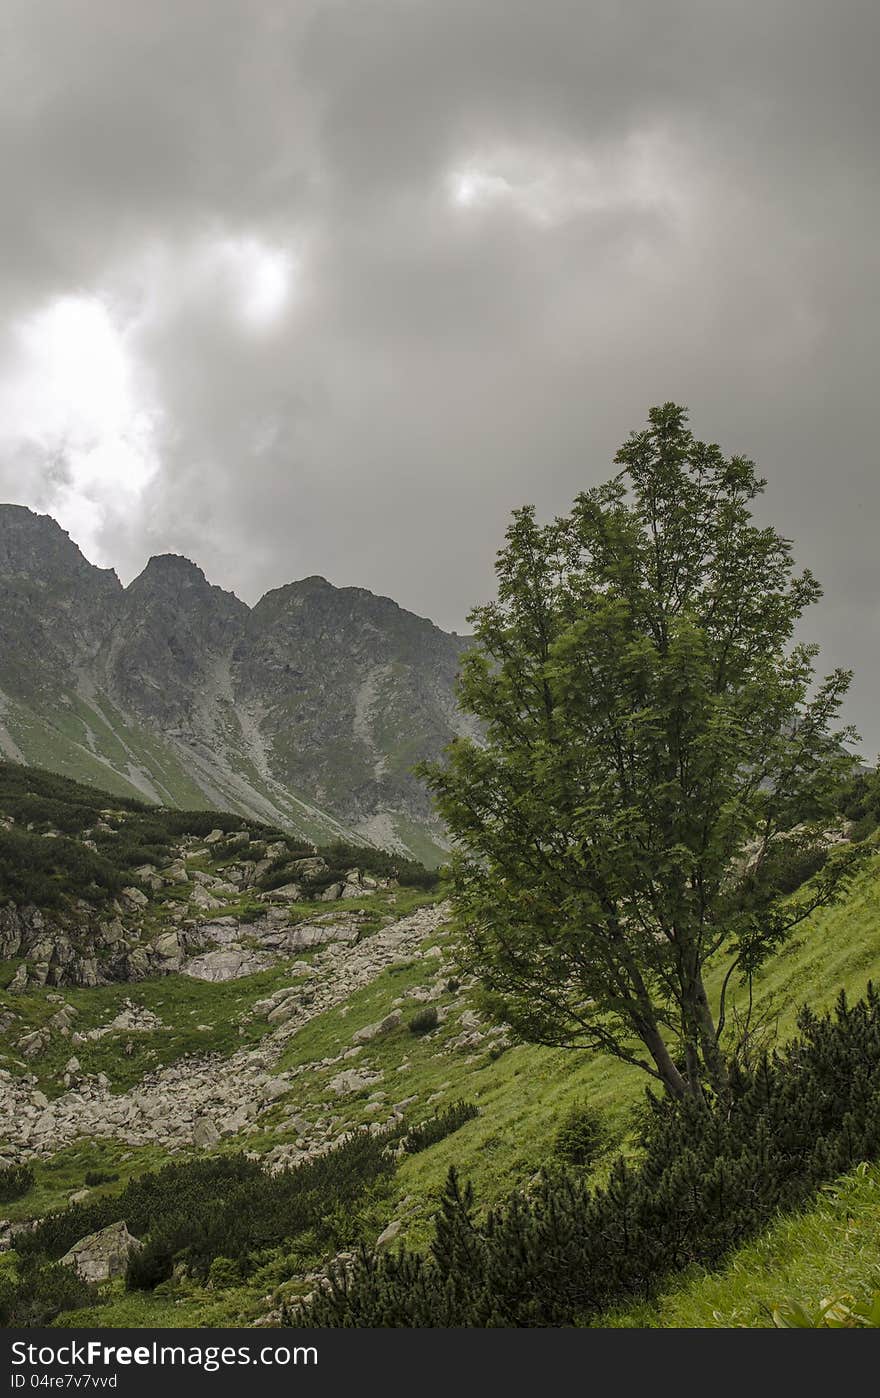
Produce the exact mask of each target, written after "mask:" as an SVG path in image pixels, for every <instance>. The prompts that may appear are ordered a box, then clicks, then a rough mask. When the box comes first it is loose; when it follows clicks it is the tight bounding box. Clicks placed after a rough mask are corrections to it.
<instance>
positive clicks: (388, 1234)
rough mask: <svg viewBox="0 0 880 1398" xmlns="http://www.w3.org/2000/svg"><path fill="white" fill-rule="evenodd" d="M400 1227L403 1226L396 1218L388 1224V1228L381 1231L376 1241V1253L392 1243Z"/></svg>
mask: <svg viewBox="0 0 880 1398" xmlns="http://www.w3.org/2000/svg"><path fill="white" fill-rule="evenodd" d="M402 1227H403V1224H402V1223H401V1221H400V1219H399V1218H396V1219H394V1221H393V1222H392V1223H389V1225H388V1227H387V1228H385V1229H383V1231H382V1232H381V1233H380V1234H379V1236H378V1238H377V1239H376V1250H377V1251H378V1250H379V1249H380V1248H387V1247H388V1245H389V1243H393V1242H394V1239H395V1238H396V1237H397V1235H398V1233H399V1232H400V1230H401V1228H402Z"/></svg>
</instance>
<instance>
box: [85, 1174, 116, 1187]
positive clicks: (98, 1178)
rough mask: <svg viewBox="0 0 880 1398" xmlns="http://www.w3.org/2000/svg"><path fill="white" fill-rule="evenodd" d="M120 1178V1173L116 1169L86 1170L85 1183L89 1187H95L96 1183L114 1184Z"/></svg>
mask: <svg viewBox="0 0 880 1398" xmlns="http://www.w3.org/2000/svg"><path fill="white" fill-rule="evenodd" d="M118 1179H119V1174H118V1173H117V1172H116V1171H115V1170H86V1173H85V1184H86V1187H87V1188H88V1189H94V1187H95V1185H99V1184H112V1183H113V1181H114V1180H118Z"/></svg>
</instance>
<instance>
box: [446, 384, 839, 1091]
mask: <svg viewBox="0 0 880 1398" xmlns="http://www.w3.org/2000/svg"><path fill="white" fill-rule="evenodd" d="M615 464H617V465H618V466H619V467H620V468H621V469H620V471H619V473H618V474H617V475H615V476H614V477H613V479H612V480H610V481H608V482H607V483H606V484H604V485H601V486H598V487H596V488H594V489H591V490H587V491H585V492H584V493H582V494H580V495H579V496H578V497H577V498H576V500H575V501H574V506H573V509H572V511H571V514H569V515H568V516H566V517H563V518H559V519H556V520H554V521H553V522H552V523H550V524H547V525H543V526H542V525H539V524H538V523H536V520H535V512H534V510H533V509H532V508H531V507H529V508H525V509H521V510H518V511H517V512H516V513H515V514H514V516H513V521H512V523H511V525H510V528H509V529H508V531H507V536H506V538H507V542H506V546H505V547H504V548H503V549H502V550H501V552H500V553H499V555H498V562H497V575H498V600H497V602H493V603H490V604H489V605H487V606H482V607H478V608H477V609H476V610H475V611H474V612H473V613H472V614H471V617H470V618H469V620H470V621H471V622H472V623H473V624H474V629H475V633H476V642H477V644H476V647H475V648H474V649H473V650H472V651H470V652H469V653H468V654H467V656H466V657H465V658H464V661H463V665H462V671H461V674H460V677H459V701H460V704H461V706H462V708H463V709H464V710H465V711H466V712H468V713H470V714H472V715H474V716H475V717H476V718H477V719H478V720H479V721H480V724H481V725H482V729H483V733H484V735H485V738H484V741H482V742H480V741H474V740H472V739H468V738H461V739H459V740H457V741H456V742H455V743H454V744H453V745H452V747H451V748H450V749H449V751H448V754H447V758H446V761H445V763H443V764H437V765H425V766H424V767H423V768H422V769H421V770H422V775H423V776H424V778H425V779H426V781H427V783H428V785H429V787H430V788H431V790H432V791H433V793H434V795H435V798H436V801H437V805H438V808H439V810H440V812H441V814H442V816H443V817H444V819H445V821H446V823H447V825H448V827H449V830H450V832H451V834H452V836H453V837H454V841H455V846H456V851H457V852H456V854H455V855H454V857H453V861H452V868H453V879H454V897H455V906H456V913H457V924H458V927H459V931H460V954H461V958H462V961H463V964H464V965H465V967H466V968H468V969H470V970H472V971H475V972H476V973H477V974H478V976H479V977H480V979H481V981H482V983H483V985H484V987H485V990H486V992H487V995H488V997H489V998H490V1000H491V1002H492V1003H493V1004H494V1006H495V1007H496V1009H497V1011H498V1012H499V1014H500V1015H501V1017H502V1018H504V1019H505V1020H506V1021H507V1022H508V1023H510V1024H511V1025H512V1026H513V1027H514V1029H515V1030H516V1031H517V1032H518V1033H519V1034H520V1036H521V1037H523V1038H525V1039H527V1040H529V1041H532V1042H538V1043H544V1044H552V1045H565V1046H571V1047H578V1046H582V1047H587V1048H592V1049H600V1050H605V1051H607V1052H609V1053H611V1054H614V1055H616V1056H617V1057H618V1058H621V1059H624V1060H625V1061H626V1062H629V1063H632V1064H636V1065H638V1066H639V1067H640V1068H643V1069H644V1070H645V1071H646V1072H648V1073H649V1074H651V1075H652V1076H653V1077H654V1078H656V1079H658V1080H659V1081H660V1082H661V1083H662V1084H663V1086H664V1087H665V1088H666V1089H667V1091H668V1092H669V1093H671V1094H672V1095H673V1096H674V1097H679V1098H681V1097H685V1096H692V1097H698V1098H699V1097H700V1096H702V1095H703V1093H704V1092H705V1090H706V1088H707V1087H708V1088H709V1089H711V1090H712V1091H714V1092H715V1093H722V1092H724V1091H725V1090H726V1087H727V1083H728V1066H729V1058H730V1054H731V1052H732V1045H730V1044H729V1043H728V1037H727V1036H728V1035H729V1027H728V1029H727V1030H726V1029H725V1025H726V1023H727V1021H729V1018H730V1017H729V1016H726V1015H725V1001H726V998H727V995H728V992H729V987H730V984H731V981H732V979H733V978H735V977H737V978H739V979H741V980H743V981H747V982H749V983H750V978H751V976H752V974H753V973H754V971H755V970H756V969H757V968H758V967H759V966H760V965H761V964H762V963H763V962H764V961H765V960H766V959H767V958H768V957H769V956H770V955H771V954H772V953H773V952H774V951H775V950H776V949H777V948H779V947H780V946H781V945H782V943H783V942H784V941H785V940H786V938H788V937H789V936H790V935H791V933H792V931H793V929H794V928H795V927H796V926H797V925H798V924H799V923H801V922H802V921H803V919H804V918H805V917H806V916H807V915H808V914H809V913H810V912H811V911H812V910H813V909H815V908H816V907H818V906H820V905H822V904H825V903H828V902H830V901H831V900H833V899H834V898H835V897H837V896H839V895H840V893H841V891H842V889H843V887H844V886H845V884H846V882H847V880H848V879H849V877H850V876H851V874H852V871H853V869H854V867H855V864H856V861H857V859H858V857H859V856H860V854H861V851H860V850H859V849H858V848H856V847H847V846H842V847H841V850H840V851H838V852H836V853H832V855H831V856H830V857H828V858H827V859H826V858H825V850H824V844H823V839H822V835H823V831H825V830H826V829H827V826H828V824H829V822H830V821H831V820H833V818H834V816H835V809H836V808H835V802H836V801H837V799H838V797H839V790H840V786H841V783H842V782H843V780H844V779H845V778H846V777H847V776H848V775H849V774H850V773H851V771H852V768H853V763H854V759H853V758H852V757H851V756H849V754H848V752H847V750H846V746H845V745H846V744H847V743H849V742H852V741H854V740H855V738H856V735H855V733H854V732H853V731H852V730H851V729H848V728H843V729H840V730H839V731H835V729H834V724H835V722H836V719H837V715H838V710H839V708H840V705H841V701H842V699H843V696H844V695H845V693H846V690H847V688H848V686H849V683H850V679H851V675H850V674H849V672H846V671H842V670H835V671H834V672H833V674H831V675H830V676H829V677H827V678H826V679H824V680H823V681H821V682H819V683H815V682H814V676H813V660H814V658H815V656H816V654H817V653H818V650H817V647H815V646H809V645H803V644H793V636H794V631H795V626H796V623H797V621H798V619H799V617H800V616H801V613H802V612H803V610H804V609H805V607H807V606H808V605H809V604H811V603H813V602H815V601H816V600H817V599H818V598H819V597H820V596H821V589H820V587H819V585H818V583H817V582H816V580H815V579H814V578H813V576H812V575H811V574H810V573H809V572H808V571H805V572H803V573H800V574H797V573H796V572H795V568H794V563H793V560H792V548H791V543H790V542H789V541H788V540H787V539H785V538H783V537H782V536H781V535H780V534H778V533H777V532H776V531H775V530H774V529H772V528H762V527H760V526H759V525H758V524H757V523H756V522H755V520H754V518H753V515H752V510H751V504H752V502H753V501H754V500H755V498H756V497H757V496H758V495H759V494H760V493H761V491H762V490H763V489H764V486H765V482H764V481H763V480H760V479H759V478H758V477H757V475H756V472H755V466H754V463H753V462H751V461H749V460H747V459H745V458H744V457H740V456H734V457H731V458H730V459H725V458H724V456H723V455H722V453H721V451H720V450H719V448H718V447H717V446H715V445H709V444H706V443H704V442H698V441H696V440H695V439H694V437H693V435H692V433H691V432H690V431H689V429H688V426H687V412H686V410H685V409H684V408H681V407H678V406H677V405H675V404H673V403H667V404H665V405H664V406H663V407H659V408H654V409H652V410H651V413H650V417H649V425H648V427H647V429H646V430H645V431H642V432H639V433H634V434H632V436H631V437H630V439H629V441H628V442H626V443H625V445H624V446H623V447H622V448H621V449H620V451H619V452H618V453H617V456H616V457H615ZM792 850H795V851H796V852H797V853H798V854H799V855H802V856H804V857H809V856H817V857H816V858H815V859H814V860H813V862H812V863H811V864H810V865H809V867H810V868H811V869H813V868H815V867H816V866H817V864H821V865H822V867H821V869H820V870H819V872H817V873H816V874H815V875H814V877H813V878H812V879H811V880H810V881H809V882H808V883H806V884H805V885H804V886H803V888H802V889H800V890H799V891H798V892H797V893H795V894H794V895H792V896H790V897H788V898H782V897H780V896H779V893H778V889H777V888H775V887H774V880H773V878H772V877H771V876H770V875H772V869H773V866H774V861H776V860H777V859H779V858H780V857H781V856H782V855H786V856H788V857H790V856H791V853H792ZM722 960H723V970H724V971H725V974H724V976H723V983H722V984H721V989H720V990H717V991H716V993H715V994H714V996H713V997H712V999H711V1000H710V995H709V992H708V990H707V986H706V979H705V976H706V970H707V967H708V966H709V965H710V963H715V962H719V963H720V962H722ZM719 974H720V972H719Z"/></svg>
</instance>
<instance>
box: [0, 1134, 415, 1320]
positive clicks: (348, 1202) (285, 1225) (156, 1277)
mask: <svg viewBox="0 0 880 1398" xmlns="http://www.w3.org/2000/svg"><path fill="white" fill-rule="evenodd" d="M394 1139H395V1135H394V1133H373V1132H370V1131H357V1132H353V1133H352V1134H351V1135H349V1136H348V1137H346V1139H345V1140H344V1141H343V1142H342V1143H341V1145H339V1146H337V1147H336V1148H335V1149H334V1150H331V1151H328V1152H326V1153H325V1154H324V1155H321V1156H318V1157H316V1158H315V1159H314V1160H311V1161H308V1162H307V1163H306V1164H304V1165H300V1166H298V1167H296V1168H294V1169H292V1170H287V1171H282V1172H280V1173H279V1174H275V1175H272V1174H270V1173H269V1172H268V1170H267V1169H265V1168H264V1167H263V1166H262V1165H261V1164H260V1163H259V1162H258V1161H254V1160H250V1159H249V1158H248V1157H247V1156H245V1155H240V1154H237V1155H225V1156H217V1157H213V1158H212V1157H208V1158H199V1159H196V1160H191V1161H186V1162H181V1163H177V1162H176V1163H174V1164H170V1165H166V1166H165V1167H164V1168H163V1169H161V1170H159V1171H156V1172H150V1173H148V1174H145V1175H141V1176H140V1177H139V1178H137V1179H134V1180H132V1181H131V1182H130V1183H129V1184H127V1185H126V1187H125V1189H123V1190H122V1191H121V1193H119V1194H116V1195H112V1196H107V1197H105V1198H103V1199H97V1200H94V1201H93V1202H84V1203H82V1204H77V1205H72V1206H71V1207H70V1208H67V1209H64V1210H62V1211H60V1212H58V1213H55V1214H50V1215H48V1216H47V1217H46V1218H44V1219H42V1220H41V1221H40V1223H39V1224H38V1225H37V1227H36V1228H35V1229H33V1230H32V1231H31V1232H28V1233H26V1234H24V1235H22V1237H21V1239H20V1240H19V1249H20V1252H21V1254H22V1257H23V1258H24V1259H25V1260H26V1261H27V1262H28V1265H32V1266H34V1267H43V1266H46V1265H48V1264H49V1263H51V1262H52V1261H54V1260H55V1259H57V1258H59V1257H61V1256H63V1254H64V1253H65V1252H67V1251H68V1249H69V1248H70V1247H71V1245H72V1244H73V1243H74V1242H76V1241H77V1240H78V1239H79V1238H82V1237H84V1236H85V1235H86V1234H88V1233H93V1232H97V1231H98V1229H101V1228H106V1227H107V1225H108V1224H110V1223H114V1222H116V1221H118V1220H120V1219H124V1220H125V1222H126V1223H127V1225H128V1228H129V1231H130V1232H131V1233H132V1234H133V1235H134V1236H135V1237H137V1238H141V1239H146V1242H145V1246H144V1248H143V1249H142V1250H141V1251H140V1252H139V1253H137V1254H132V1256H131V1258H130V1259H129V1265H128V1270H127V1273H126V1283H125V1284H126V1287H127V1289H128V1290H131V1291H151V1290H153V1289H154V1288H155V1287H156V1286H158V1285H159V1284H160V1283H161V1282H163V1281H167V1280H168V1278H169V1277H170V1276H171V1274H172V1271H173V1269H174V1266H175V1265H176V1264H177V1263H182V1264H183V1265H184V1266H185V1267H186V1269H187V1271H188V1272H189V1273H190V1275H191V1276H193V1277H197V1278H200V1279H202V1280H205V1279H207V1278H209V1277H210V1276H211V1269H212V1266H213V1264H214V1262H215V1259H217V1258H223V1259H224V1260H225V1261H226V1262H227V1263H229V1264H230V1265H234V1266H235V1267H236V1268H237V1269H238V1273H239V1275H240V1276H247V1275H248V1274H249V1273H250V1272H252V1271H253V1270H254V1268H255V1267H256V1266H257V1265H258V1263H259V1260H260V1257H261V1255H262V1254H264V1253H265V1251H266V1250H267V1249H272V1248H275V1247H278V1246H280V1245H281V1244H282V1243H289V1242H290V1240H292V1239H295V1238H297V1237H303V1236H305V1235H307V1236H308V1238H309V1240H310V1242H311V1244H312V1245H313V1246H322V1245H325V1246H328V1247H330V1246H333V1247H335V1246H336V1245H337V1242H339V1241H345V1240H347V1239H341V1238H340V1229H341V1232H342V1233H347V1234H349V1233H350V1230H351V1221H352V1219H353V1218H355V1217H356V1206H357V1204H358V1202H359V1201H360V1200H362V1198H363V1197H364V1195H365V1193H366V1192H367V1191H368V1190H369V1189H370V1188H371V1187H373V1186H375V1185H376V1184H377V1182H379V1181H381V1180H382V1179H383V1178H384V1177H388V1176H390V1174H391V1173H392V1171H393V1168H394V1167H393V1161H392V1159H391V1155H390V1152H389V1150H388V1147H389V1145H390V1144H391V1143H392V1142H393V1140H394ZM340 1219H341V1220H342V1221H343V1222H342V1224H341V1225H340ZM80 1304H85V1302H81V1303H80ZM22 1323H24V1322H22Z"/></svg>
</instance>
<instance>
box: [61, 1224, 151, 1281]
mask: <svg viewBox="0 0 880 1398" xmlns="http://www.w3.org/2000/svg"><path fill="white" fill-rule="evenodd" d="M142 1247H143V1243H141V1242H139V1241H138V1239H137V1238H133V1237H132V1235H131V1234H130V1233H129V1231H128V1228H127V1227H126V1225H125V1223H123V1222H120V1223H111V1224H109V1225H108V1227H107V1228H102V1229H101V1230H100V1231H99V1232H98V1233H89V1234H88V1235H87V1236H86V1237H85V1238H80V1240H79V1242H78V1243H74V1245H73V1247H72V1248H71V1249H70V1251H69V1252H66V1253H65V1254H64V1256H63V1257H62V1259H61V1262H62V1264H63V1265H64V1266H66V1267H75V1268H76V1270H77V1272H79V1275H80V1276H81V1277H82V1279H83V1281H86V1282H104V1281H112V1279H113V1278H114V1277H121V1276H122V1275H123V1274H124V1272H125V1269H126V1267H127V1266H128V1259H129V1257H130V1256H131V1254H132V1253H133V1252H139V1251H140V1249H141V1248H142Z"/></svg>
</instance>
